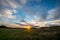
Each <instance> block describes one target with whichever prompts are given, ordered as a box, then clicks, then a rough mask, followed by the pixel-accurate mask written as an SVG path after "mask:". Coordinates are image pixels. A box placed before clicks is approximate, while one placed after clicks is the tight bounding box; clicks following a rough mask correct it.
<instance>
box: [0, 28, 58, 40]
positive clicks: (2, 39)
mask: <svg viewBox="0 0 60 40" xmlns="http://www.w3.org/2000/svg"><path fill="white" fill-rule="evenodd" d="M58 35H59V33H57V31H56V30H54V31H51V30H50V29H48V30H47V29H30V30H27V29H7V28H0V40H58V38H59V36H58Z"/></svg>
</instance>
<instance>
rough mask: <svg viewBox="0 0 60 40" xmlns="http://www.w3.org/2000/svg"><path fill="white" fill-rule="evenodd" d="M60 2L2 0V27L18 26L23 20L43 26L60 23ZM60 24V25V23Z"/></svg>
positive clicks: (0, 9)
mask: <svg viewBox="0 0 60 40" xmlns="http://www.w3.org/2000/svg"><path fill="white" fill-rule="evenodd" d="M59 4H60V0H0V25H1V24H4V25H10V24H11V25H17V26H19V25H18V24H15V23H22V20H24V21H26V22H28V23H30V24H34V25H41V24H43V23H44V24H46V23H51V21H52V22H53V23H54V24H56V22H57V23H59V22H60V5H59ZM59 24H60V23H59Z"/></svg>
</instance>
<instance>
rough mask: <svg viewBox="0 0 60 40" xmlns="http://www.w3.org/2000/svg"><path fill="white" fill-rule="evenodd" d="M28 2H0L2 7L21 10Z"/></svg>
mask: <svg viewBox="0 0 60 40" xmlns="http://www.w3.org/2000/svg"><path fill="white" fill-rule="evenodd" d="M26 1H27V0H18V1H17V0H0V5H1V6H2V7H9V8H12V9H16V8H18V7H19V8H20V7H22V5H24V4H25V3H26Z"/></svg>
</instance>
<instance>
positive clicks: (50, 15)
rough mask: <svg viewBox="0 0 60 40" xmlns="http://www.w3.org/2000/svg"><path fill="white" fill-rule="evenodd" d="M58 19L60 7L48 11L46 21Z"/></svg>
mask: <svg viewBox="0 0 60 40" xmlns="http://www.w3.org/2000/svg"><path fill="white" fill-rule="evenodd" d="M57 19H60V7H57V8H53V9H51V10H49V11H48V16H47V20H57Z"/></svg>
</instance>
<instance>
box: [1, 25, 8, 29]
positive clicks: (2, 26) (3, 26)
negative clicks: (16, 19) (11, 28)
mask: <svg viewBox="0 0 60 40" xmlns="http://www.w3.org/2000/svg"><path fill="white" fill-rule="evenodd" d="M0 28H8V27H7V26H5V25H0Z"/></svg>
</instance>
